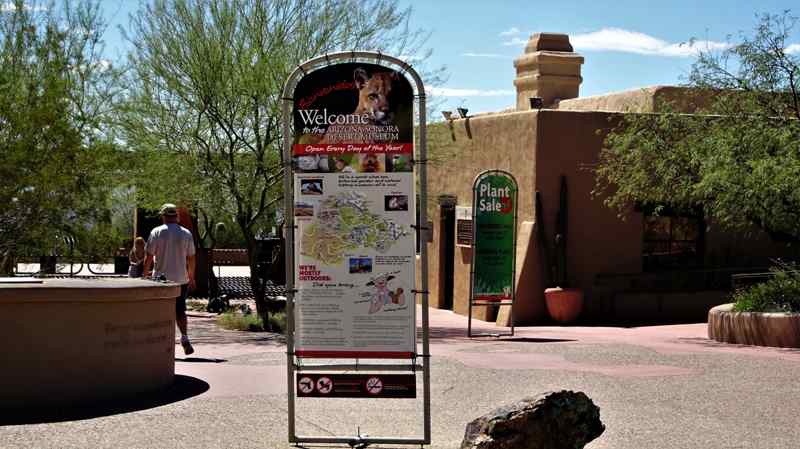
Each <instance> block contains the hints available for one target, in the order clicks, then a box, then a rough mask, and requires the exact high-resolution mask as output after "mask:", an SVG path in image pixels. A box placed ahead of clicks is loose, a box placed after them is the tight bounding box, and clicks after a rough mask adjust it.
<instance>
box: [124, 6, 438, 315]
mask: <svg viewBox="0 0 800 449" xmlns="http://www.w3.org/2000/svg"><path fill="white" fill-rule="evenodd" d="M409 16H410V9H400V8H398V6H397V2H396V1H395V0H364V1H357V0H211V1H208V0H155V1H154V2H153V3H152V4H151V5H148V6H145V7H144V9H143V10H142V11H140V13H139V14H138V15H137V16H136V17H134V18H133V19H132V28H131V36H130V39H131V41H132V42H133V46H134V48H135V50H134V51H133V52H132V53H131V54H130V65H131V69H132V72H131V80H132V81H131V83H132V86H133V87H132V90H131V93H130V101H129V102H128V103H127V105H126V107H125V109H124V111H123V114H122V117H123V118H122V122H123V125H124V129H125V131H126V134H125V140H126V142H127V143H128V144H129V145H131V147H132V148H134V149H136V150H137V151H147V152H150V154H155V153H157V152H169V153H173V154H176V155H186V156H188V158H186V159H182V160H184V161H185V162H186V165H184V166H183V167H182V168H181V169H180V170H179V171H180V175H181V177H176V176H167V177H165V178H160V179H157V180H151V181H152V182H153V183H158V184H162V186H163V185H167V184H168V185H170V186H172V187H171V188H170V189H171V190H172V192H171V193H172V195H173V196H172V198H176V199H177V200H178V201H183V202H184V203H185V204H191V205H192V206H193V207H194V208H195V209H201V210H203V211H204V212H203V213H206V214H208V215H211V216H220V215H229V216H232V217H233V218H234V221H235V222H236V224H237V225H238V228H239V230H240V231H241V233H242V236H243V238H244V240H245V242H246V244H247V249H248V257H249V263H250V271H251V286H252V288H253V293H254V296H255V300H256V307H257V310H258V314H259V315H260V316H261V318H262V319H264V322H268V321H267V303H266V300H265V298H264V287H265V286H264V285H263V284H261V283H259V282H258V280H259V276H256V273H257V271H256V270H257V254H256V248H257V235H258V234H259V231H260V230H263V229H265V228H267V226H269V225H270V224H272V223H275V218H276V214H277V211H278V210H279V209H280V204H281V203H280V201H281V199H282V191H281V187H282V186H281V181H282V177H283V164H284V161H283V160H282V155H281V137H282V136H281V129H280V125H281V98H280V96H281V91H282V88H283V83H284V82H285V80H286V79H287V77H288V76H289V74H290V73H291V72H292V71H293V70H294V68H295V67H297V66H298V65H299V64H300V63H302V62H303V61H304V60H306V59H308V58H311V57H313V56H316V55H319V54H322V53H326V52H333V51H337V50H345V49H346V50H350V49H374V50H380V51H384V52H386V53H392V54H405V55H413V54H419V53H420V48H421V45H422V43H423V42H424V38H425V35H424V34H422V33H421V32H419V31H413V30H411V29H410V28H409V25H408V20H409ZM424 56H425V55H424V54H423V55H422V57H424ZM148 188H149V185H141V186H139V189H138V190H137V191H138V192H141V195H142V198H143V199H147V198H149V199H150V202H151V203H152V204H157V203H158V201H163V200H166V199H167V198H164V197H161V198H158V201H154V200H156V198H155V196H154V195H151V194H150V193H147V190H148ZM184 188H185V189H184ZM146 197H147V198H146ZM215 209H216V210H215ZM209 221H210V222H212V223H213V222H217V221H220V220H216V219H210V220H209Z"/></svg>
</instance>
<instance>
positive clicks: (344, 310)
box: [292, 62, 416, 358]
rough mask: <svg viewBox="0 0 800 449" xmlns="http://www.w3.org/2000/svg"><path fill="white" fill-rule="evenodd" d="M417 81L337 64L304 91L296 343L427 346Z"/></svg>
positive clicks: (320, 350) (352, 353) (297, 178)
mask: <svg viewBox="0 0 800 449" xmlns="http://www.w3.org/2000/svg"><path fill="white" fill-rule="evenodd" d="M413 103H414V95H413V90H412V87H411V84H410V83H409V82H408V80H407V79H406V78H405V77H404V76H403V75H402V74H401V73H399V72H398V71H396V70H392V69H390V68H387V67H384V66H381V65H378V64H371V63H367V62H358V63H356V62H345V63H338V64H332V65H329V66H327V67H324V68H322V69H319V70H316V71H314V72H311V73H308V74H307V75H305V76H304V77H303V78H302V79H301V80H300V81H299V82H298V84H297V87H296V88H295V91H294V105H293V106H294V108H293V109H294V116H293V124H294V133H293V141H292V159H293V170H292V182H293V183H294V189H293V190H294V210H293V211H292V212H293V217H294V224H295V234H294V236H295V247H294V263H295V267H294V276H295V278H294V285H295V286H296V287H297V293H296V294H295V307H294V312H295V318H296V319H295V353H296V354H297V355H298V356H301V357H364V358H390V357H410V356H411V355H412V354H413V353H414V351H415V348H416V318H415V311H416V307H415V296H414V291H415V269H416V268H415V257H416V245H415V230H414V228H413V226H414V223H415V222H416V221H415V209H414V204H416V200H415V189H414V187H415V182H414V164H413V149H414V148H413V118H412V113H413Z"/></svg>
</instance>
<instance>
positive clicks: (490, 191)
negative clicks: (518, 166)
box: [472, 170, 518, 301]
mask: <svg viewBox="0 0 800 449" xmlns="http://www.w3.org/2000/svg"><path fill="white" fill-rule="evenodd" d="M517 190H518V189H517V182H516V180H515V179H514V177H513V176H512V175H511V174H510V173H507V172H504V171H499V170H492V171H487V172H483V173H481V174H480V175H478V177H477V178H476V179H475V183H474V184H473V186H472V199H473V201H472V217H473V229H474V230H473V240H472V245H473V253H472V271H473V276H472V300H476V301H506V300H509V301H510V300H512V299H513V297H514V257H515V246H516V239H517V236H516V218H517Z"/></svg>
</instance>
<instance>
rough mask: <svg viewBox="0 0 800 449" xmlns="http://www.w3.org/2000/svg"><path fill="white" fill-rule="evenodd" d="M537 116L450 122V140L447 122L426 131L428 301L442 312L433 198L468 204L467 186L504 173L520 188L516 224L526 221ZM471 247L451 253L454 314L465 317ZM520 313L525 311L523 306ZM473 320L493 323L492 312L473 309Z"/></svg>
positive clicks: (495, 116) (518, 114) (498, 116)
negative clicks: (489, 173)
mask: <svg viewBox="0 0 800 449" xmlns="http://www.w3.org/2000/svg"><path fill="white" fill-rule="evenodd" d="M537 113H538V112H537V111H525V112H514V113H508V114H493V115H485V116H479V117H472V118H470V119H467V120H456V121H454V122H453V136H455V141H454V140H453V139H452V137H451V134H450V131H449V129H448V127H447V124H446V123H441V124H436V125H434V126H432V127H431V128H432V129H431V143H430V146H429V152H430V153H431V155H430V157H429V159H430V162H429V165H428V170H429V171H428V211H429V214H430V218H429V219H430V220H431V221H432V222H433V223H434V228H435V231H434V237H433V243H431V244H429V245H428V249H429V254H430V258H429V261H430V264H429V265H430V270H429V271H430V273H429V282H430V292H431V295H430V302H431V305H432V306H434V307H441V303H442V300H441V295H440V293H439V281H438V276H439V275H438V266H439V255H438V248H439V239H440V238H441V235H440V232H439V229H438V225H439V220H440V217H439V207H438V204H437V202H436V197H437V196H438V195H441V194H450V195H455V196H456V197H457V204H458V205H459V206H471V205H472V182H473V181H474V179H475V176H477V175H478V173H480V172H481V171H483V170H486V169H490V168H491V169H501V170H508V171H509V172H511V173H512V174H513V175H514V176H515V177H516V178H517V182H518V184H519V198H518V203H519V206H518V208H519V222H518V223H517V226H518V227H519V226H520V223H521V222H522V221H524V220H531V219H532V218H533V217H532V214H533V209H532V206H531V205H532V204H533V185H534V171H535V170H534V147H535V140H536V114H537ZM471 257H472V250H471V249H470V248H463V247H458V246H457V247H456V249H455V262H454V268H455V279H454V292H453V309H454V311H455V312H456V313H460V314H464V315H466V314H467V313H468V308H469V271H470V270H469V267H470V260H471ZM523 308H524V307H523ZM474 312H475V315H474V316H475V317H476V318H478V319H484V320H486V319H488V320H494V312H495V311H494V310H487V309H486V308H476V309H474Z"/></svg>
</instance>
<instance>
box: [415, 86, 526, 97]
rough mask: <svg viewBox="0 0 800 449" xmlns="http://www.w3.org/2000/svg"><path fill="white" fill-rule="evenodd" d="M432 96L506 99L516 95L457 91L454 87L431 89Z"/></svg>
mask: <svg viewBox="0 0 800 449" xmlns="http://www.w3.org/2000/svg"><path fill="white" fill-rule="evenodd" d="M427 91H428V93H429V94H431V95H435V96H439V97H506V96H510V95H514V91H513V90H508V89H497V90H480V89H456V88H452V87H429V88H428V89H427Z"/></svg>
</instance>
